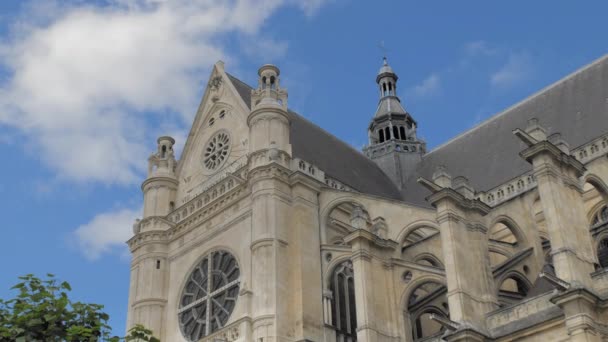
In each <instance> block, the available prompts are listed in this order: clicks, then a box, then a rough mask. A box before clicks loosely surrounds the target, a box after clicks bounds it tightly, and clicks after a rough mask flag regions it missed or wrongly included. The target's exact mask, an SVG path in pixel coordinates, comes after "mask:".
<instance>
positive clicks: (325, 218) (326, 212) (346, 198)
mask: <svg viewBox="0 0 608 342" xmlns="http://www.w3.org/2000/svg"><path fill="white" fill-rule="evenodd" d="M341 195H342V193H341ZM348 203H350V204H354V205H356V206H359V207H361V208H363V210H364V211H365V212H367V213H368V216H370V217H371V215H369V212H368V211H367V208H366V206H365V205H363V203H362V202H361V201H359V200H358V199H356V198H355V197H354V196H351V195H342V196H339V197H337V198H334V199H332V200H331V201H329V202H328V203H327V204H326V205H325V206H324V208H323V209H322V210H321V211H320V214H321V243H322V244H327V243H328V241H327V228H328V225H329V223H330V220H329V216H330V215H331V213H332V212H333V211H334V210H335V209H336V208H338V207H339V206H340V205H342V204H348Z"/></svg>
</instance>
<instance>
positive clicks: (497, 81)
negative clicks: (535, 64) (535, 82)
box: [490, 53, 533, 89]
mask: <svg viewBox="0 0 608 342" xmlns="http://www.w3.org/2000/svg"><path fill="white" fill-rule="evenodd" d="M532 72H533V68H532V64H531V61H530V57H529V56H528V55H527V54H526V53H511V54H510V55H509V58H508V60H507V62H506V63H505V64H504V65H503V66H502V67H500V69H498V70H497V71H496V72H495V73H493V74H492V75H490V84H491V85H492V86H493V87H495V88H501V89H505V88H509V87H512V86H514V85H516V84H518V83H520V82H523V81H525V80H526V79H528V78H529V77H530V76H531V73H532Z"/></svg>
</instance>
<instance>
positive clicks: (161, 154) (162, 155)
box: [160, 145, 167, 158]
mask: <svg viewBox="0 0 608 342" xmlns="http://www.w3.org/2000/svg"><path fill="white" fill-rule="evenodd" d="M160 151H161V153H160V157H161V158H165V156H166V155H167V146H165V145H163V147H161V149H160Z"/></svg>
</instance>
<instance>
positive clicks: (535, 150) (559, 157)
mask: <svg viewBox="0 0 608 342" xmlns="http://www.w3.org/2000/svg"><path fill="white" fill-rule="evenodd" d="M540 154H548V155H550V156H551V157H552V158H553V159H554V160H555V161H557V162H558V163H559V164H560V165H564V166H567V167H569V168H571V169H572V170H573V171H574V172H575V173H576V175H577V177H580V176H582V175H583V173H584V172H585V170H586V169H585V166H584V165H583V163H581V162H580V161H578V160H576V158H574V157H572V156H571V155H569V154H567V153H564V152H563V151H562V150H560V149H559V148H558V147H557V146H555V145H553V144H552V143H551V142H549V141H547V140H543V141H540V142H538V143H536V144H534V145H532V146H530V147H528V148H526V149H525V150H523V151H521V152H520V153H519V155H520V156H521V157H522V158H524V159H525V160H526V161H527V162H529V163H532V160H533V159H534V158H535V157H536V156H538V155H540Z"/></svg>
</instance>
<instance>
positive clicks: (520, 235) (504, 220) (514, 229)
mask: <svg viewBox="0 0 608 342" xmlns="http://www.w3.org/2000/svg"><path fill="white" fill-rule="evenodd" d="M498 224H503V225H505V226H506V227H507V228H508V229H509V230H510V231H511V233H512V234H513V236H515V239H516V242H515V244H514V247H519V248H521V247H525V246H527V245H528V239H527V237H526V234H525V233H524V232H523V231H522V229H521V228H520V227H519V225H518V224H517V223H515V221H514V220H513V219H512V218H510V217H509V216H506V215H500V216H498V217H496V218H494V220H493V221H492V224H491V225H490V229H489V230H488V234H487V236H488V239H490V234H491V232H492V229H493V228H494V227H495V226H496V225H498Z"/></svg>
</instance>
